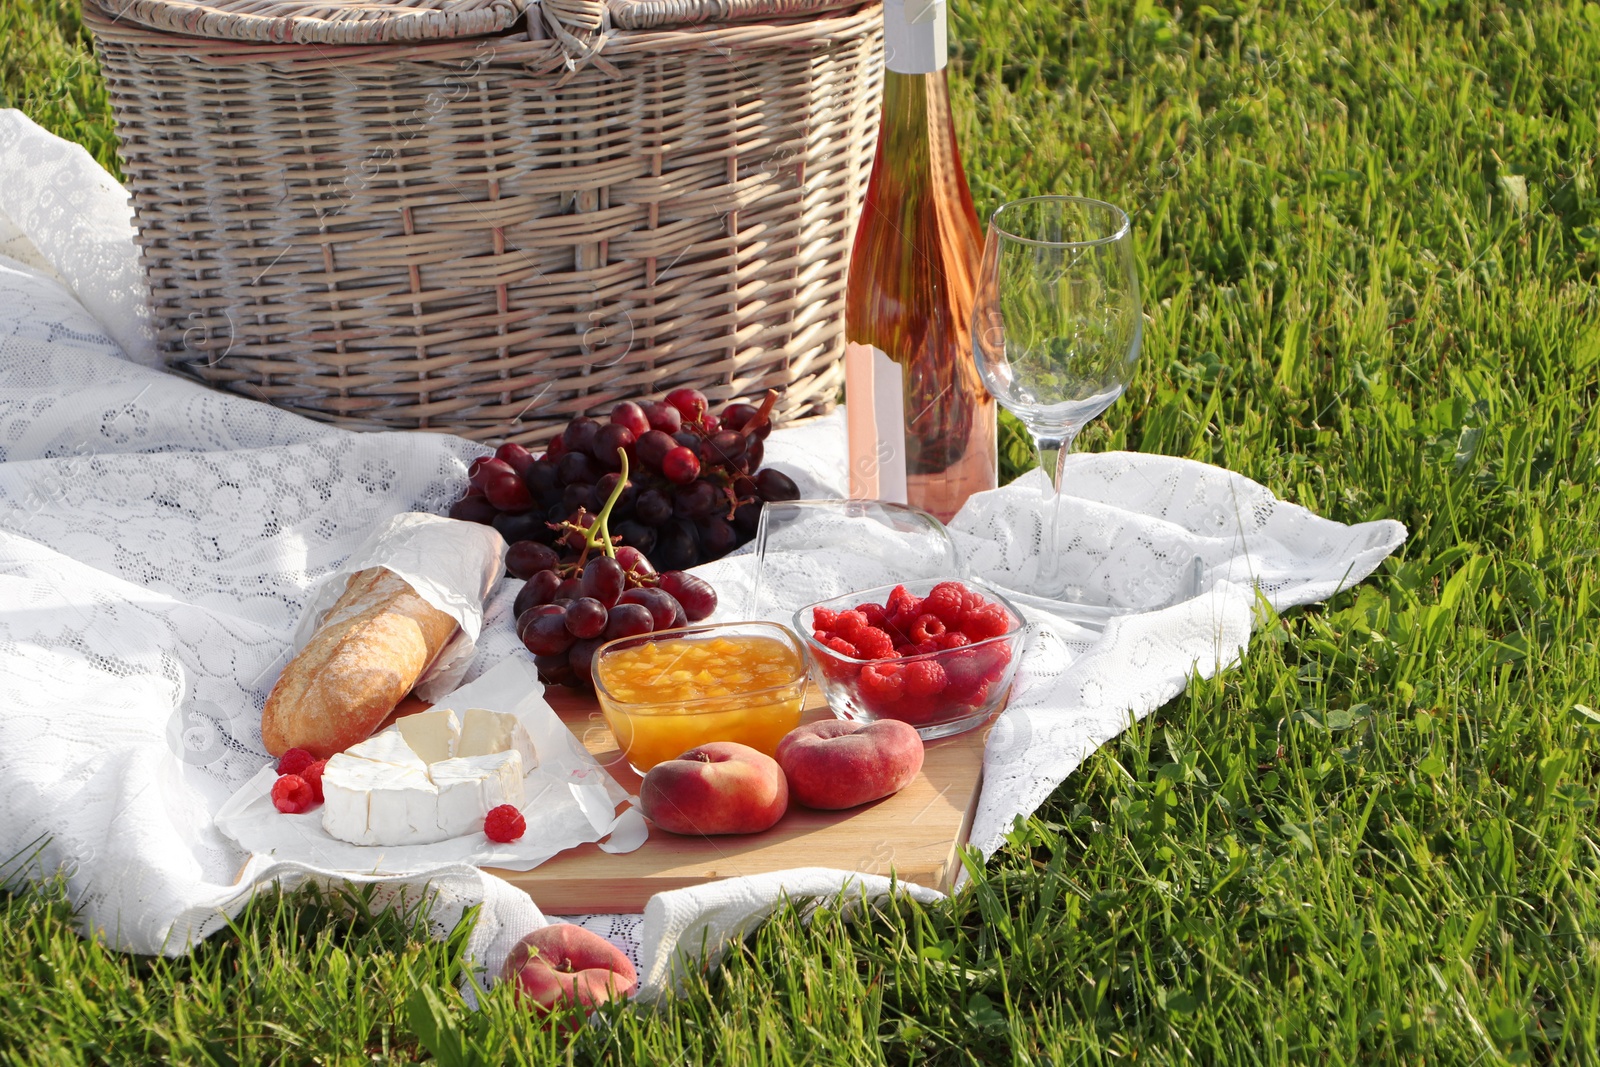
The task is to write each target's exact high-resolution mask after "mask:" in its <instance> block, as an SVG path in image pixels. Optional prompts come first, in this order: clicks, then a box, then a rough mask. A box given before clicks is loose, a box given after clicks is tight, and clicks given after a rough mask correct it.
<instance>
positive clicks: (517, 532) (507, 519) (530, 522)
mask: <svg viewBox="0 0 1600 1067" xmlns="http://www.w3.org/2000/svg"><path fill="white" fill-rule="evenodd" d="M492 525H493V526H494V528H495V529H496V530H499V531H500V536H501V537H503V538H505V540H506V544H508V545H514V544H516V543H517V542H518V541H546V542H548V541H549V540H551V538H550V527H549V526H547V525H546V524H545V521H544V516H543V515H541V514H539V513H538V512H537V511H521V512H513V511H502V512H501V513H500V514H498V515H496V516H495V517H494V522H493V524H492Z"/></svg>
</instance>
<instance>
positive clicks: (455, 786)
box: [428, 750, 523, 837]
mask: <svg viewBox="0 0 1600 1067" xmlns="http://www.w3.org/2000/svg"><path fill="white" fill-rule="evenodd" d="M428 775H429V777H431V778H432V779H433V784H434V787H435V788H437V789H438V790H439V829H440V830H441V831H442V832H443V833H444V835H445V836H446V837H456V836H458V835H460V834H466V833H471V832H472V831H473V830H482V829H483V818H484V816H485V815H488V814H489V811H490V809H492V808H497V807H499V806H500V805H501V804H511V805H513V806H514V807H518V808H520V807H522V801H523V794H522V756H521V754H519V753H518V752H516V751H515V750H508V751H505V752H493V753H490V754H489V755H487V756H461V757H458V758H456V759H448V760H444V761H443V762H440V763H435V764H433V765H432V766H430V767H429V768H428Z"/></svg>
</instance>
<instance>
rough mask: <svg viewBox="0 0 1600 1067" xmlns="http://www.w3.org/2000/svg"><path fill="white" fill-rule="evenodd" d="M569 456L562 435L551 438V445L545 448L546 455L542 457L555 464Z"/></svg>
mask: <svg viewBox="0 0 1600 1067" xmlns="http://www.w3.org/2000/svg"><path fill="white" fill-rule="evenodd" d="M566 454H567V443H566V442H565V441H563V440H562V439H561V435H560V434H556V435H555V436H554V437H552V438H550V443H549V444H547V445H545V446H544V455H543V456H542V457H540V458H541V459H544V460H546V461H547V462H550V463H554V462H555V461H556V460H558V459H560V458H561V457H562V456H564V455H566Z"/></svg>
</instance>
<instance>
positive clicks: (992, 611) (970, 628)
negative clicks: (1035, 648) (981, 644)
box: [961, 604, 1011, 641]
mask: <svg viewBox="0 0 1600 1067" xmlns="http://www.w3.org/2000/svg"><path fill="white" fill-rule="evenodd" d="M1010 629H1011V616H1009V615H1007V614H1006V609H1005V608H1002V607H1001V606H1000V605H999V604H989V605H986V606H984V607H982V608H979V609H978V610H977V611H969V612H967V613H966V614H965V615H963V616H962V617H961V632H962V633H964V634H966V635H967V636H968V637H970V638H972V640H974V641H986V640H988V639H989V638H991V637H999V636H1000V635H1001V634H1003V633H1006V632H1008V631H1009V630H1010Z"/></svg>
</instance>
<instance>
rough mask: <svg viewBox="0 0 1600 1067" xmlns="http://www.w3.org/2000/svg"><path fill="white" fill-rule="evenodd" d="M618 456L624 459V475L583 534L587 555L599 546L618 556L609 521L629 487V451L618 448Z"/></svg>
mask: <svg viewBox="0 0 1600 1067" xmlns="http://www.w3.org/2000/svg"><path fill="white" fill-rule="evenodd" d="M617 456H618V458H620V459H621V460H622V477H621V478H618V479H617V484H616V486H615V487H614V488H612V490H611V495H610V496H608V497H606V504H605V507H603V508H601V509H600V514H599V515H596V516H595V519H594V525H593V526H591V527H589V530H588V532H587V533H585V534H584V535H583V554H584V555H585V556H587V555H588V554H589V550H590V549H591V548H596V547H598V548H599V549H600V551H602V552H604V553H605V554H606V555H608V556H610V557H611V558H612V559H616V558H617V549H616V546H615V545H613V544H612V543H611V527H610V526H609V525H607V523H608V522H609V521H610V519H611V509H612V508H613V507H615V506H616V504H617V498H619V497H620V496H622V491H623V490H624V489H626V488H627V487H628V453H627V452H626V451H625V450H624V449H621V448H619V449H617ZM597 535H598V536H597Z"/></svg>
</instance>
